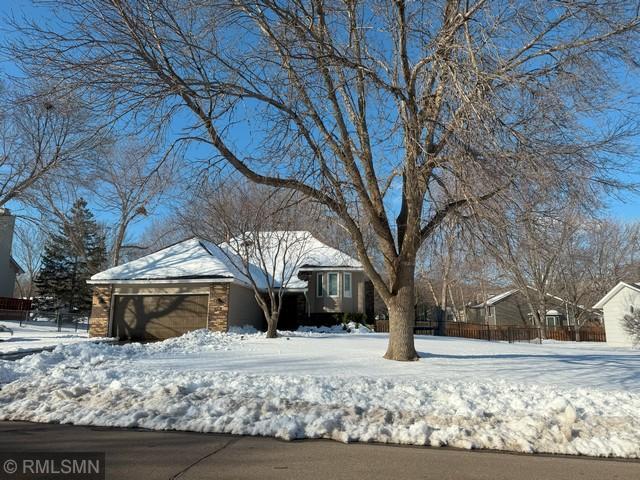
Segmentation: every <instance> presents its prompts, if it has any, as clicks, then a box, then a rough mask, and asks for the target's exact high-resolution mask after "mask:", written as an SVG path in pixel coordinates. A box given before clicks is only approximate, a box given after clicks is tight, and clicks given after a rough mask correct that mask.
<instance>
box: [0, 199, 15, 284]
mask: <svg viewBox="0 0 640 480" xmlns="http://www.w3.org/2000/svg"><path fill="white" fill-rule="evenodd" d="M15 224H16V217H14V216H13V215H11V212H10V211H9V209H7V208H0V297H12V296H13V289H14V287H15V281H16V272H15V268H14V267H13V265H12V264H11V246H12V244H13V230H14V227H15Z"/></svg>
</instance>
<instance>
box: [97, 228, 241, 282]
mask: <svg viewBox="0 0 640 480" xmlns="http://www.w3.org/2000/svg"><path fill="white" fill-rule="evenodd" d="M208 243H209V242H205V241H203V240H201V239H198V238H191V239H189V240H185V241H183V242H180V243H176V244H175V245H171V246H170V247H167V248H163V249H162V250H159V251H157V252H155V253H152V254H150V255H147V256H144V257H142V258H138V259H137V260H133V261H131V262H127V263H124V264H122V265H118V266H117V267H113V268H109V269H108V270H105V271H103V272H100V273H97V274H95V275H94V276H93V277H91V281H90V283H110V282H113V281H116V280H177V279H197V278H228V279H234V278H236V277H237V276H238V275H239V272H238V270H237V269H236V268H234V267H233V265H232V264H231V262H229V261H228V260H227V259H226V258H225V257H224V255H223V254H222V253H218V254H217V255H215V254H212V251H215V249H216V248H217V247H215V245H213V244H208Z"/></svg>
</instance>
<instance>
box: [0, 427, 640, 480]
mask: <svg viewBox="0 0 640 480" xmlns="http://www.w3.org/2000/svg"><path fill="white" fill-rule="evenodd" d="M16 451H17V452H43V451H45V452H47V451H56V452H57V451H60V452H72V451H76V452H77V451H85V452H86V451H94V452H106V464H107V469H106V472H107V478H109V479H136V480H155V479H173V478H175V479H180V480H191V479H205V478H207V479H209V478H211V479H244V478H250V479H254V478H255V479H265V480H268V479H277V480H283V479H289V478H291V479H293V478H295V479H322V480H328V479H351V478H355V479H376V478H380V479H385V480H389V479H393V480H395V479H402V480H404V479H414V478H415V479H437V480H448V479H451V480H465V479H487V480H500V479H518V480H528V479H531V480H533V479H535V480H541V479H554V480H562V479H571V480H575V479H580V480H590V479H594V480H596V479H597V480H605V479H606V480H609V479H640V462H638V461H624V460H606V459H592V458H583V457H565V456H547V455H517V454H504V453H497V452H488V451H465V450H456V449H448V448H418V447H399V446H387V445H371V444H351V445H345V444H341V443H337V442H332V441H325V440H305V441H296V442H284V441H279V440H275V439H272V438H258V437H239V436H233V435H215V434H200V433H189V432H152V431H146V430H125V429H107V428H96V427H77V426H71V425H53V424H34V423H25V422H0V452H16ZM3 474H4V472H1V471H0V479H4V478H11V477H10V476H7V475H4V476H3ZM57 478H61V477H57Z"/></svg>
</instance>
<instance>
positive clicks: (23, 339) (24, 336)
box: [0, 320, 112, 355]
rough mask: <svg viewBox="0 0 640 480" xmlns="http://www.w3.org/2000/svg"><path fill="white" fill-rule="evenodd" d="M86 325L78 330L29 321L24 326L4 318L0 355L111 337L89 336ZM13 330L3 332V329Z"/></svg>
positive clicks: (0, 334)
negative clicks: (59, 329) (59, 328)
mask: <svg viewBox="0 0 640 480" xmlns="http://www.w3.org/2000/svg"><path fill="white" fill-rule="evenodd" d="M84 328H85V327H84V326H83V327H81V328H80V329H78V330H76V329H75V327H62V328H61V331H60V332H59V331H58V326H57V325H56V324H55V323H53V322H45V321H38V322H33V323H32V322H31V321H30V322H29V323H24V324H23V325H22V326H21V325H20V322H19V321H13V320H3V321H2V322H1V323H0V355H2V354H14V353H20V352H30V351H37V350H41V349H43V348H53V347H55V346H57V345H70V344H74V343H80V342H104V341H107V342H109V341H111V340H112V339H109V338H99V339H98V338H89V333H88V332H87V331H86V330H84ZM4 329H6V330H10V331H11V332H2V331H1V330H4Z"/></svg>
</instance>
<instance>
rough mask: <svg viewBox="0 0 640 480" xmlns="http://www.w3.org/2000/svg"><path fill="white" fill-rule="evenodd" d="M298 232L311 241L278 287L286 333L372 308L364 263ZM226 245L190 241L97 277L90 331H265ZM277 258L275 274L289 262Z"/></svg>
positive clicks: (148, 334) (148, 335)
mask: <svg viewBox="0 0 640 480" xmlns="http://www.w3.org/2000/svg"><path fill="white" fill-rule="evenodd" d="M292 233H293V234H294V235H303V236H305V239H306V238H308V241H305V242H300V245H304V246H303V247H301V248H304V250H303V251H302V255H301V256H299V257H298V259H299V260H298V261H297V262H296V263H295V271H294V272H292V273H293V274H292V275H291V276H290V281H289V282H288V283H287V284H286V286H284V287H280V288H284V289H285V292H284V297H283V303H282V309H281V314H280V320H279V325H278V328H279V329H280V330H290V329H295V328H297V327H298V326H300V325H323V324H324V325H327V324H335V323H337V322H338V321H339V319H340V318H341V317H342V316H344V315H345V314H348V313H352V314H362V315H365V314H367V313H369V312H371V311H372V306H373V295H372V290H373V289H372V288H371V287H370V285H368V284H369V283H370V282H369V281H368V279H367V278H366V276H365V274H364V271H363V269H362V265H361V264H360V262H359V261H358V260H356V259H354V258H352V257H350V256H349V255H347V254H345V253H344V252H341V251H339V250H337V249H335V248H333V247H330V246H328V245H326V244H324V243H322V242H320V241H319V240H317V239H316V238H314V237H313V236H311V234H310V233H309V232H292ZM277 247H278V246H277V245H273V248H277ZM222 248H224V244H223V245H221V246H218V245H215V244H212V243H210V242H207V241H206V240H203V239H200V238H192V239H189V240H185V241H183V242H180V243H178V244H175V245H172V246H170V247H167V248H165V249H162V250H160V251H158V252H155V253H153V254H151V255H147V256H145V257H142V258H139V259H137V260H134V261H132V262H128V263H125V264H123V265H119V266H117V267H113V268H110V269H108V270H105V271H103V272H100V273H98V274H96V275H94V276H93V277H91V279H90V280H89V283H90V284H92V285H93V287H94V295H93V304H92V311H91V323H90V325H91V327H90V334H91V335H94V336H114V337H119V338H129V339H141V340H154V339H164V338H168V337H172V336H177V335H181V334H183V333H185V332H188V331H190V330H195V329H199V328H208V329H210V330H214V331H227V330H228V329H229V328H231V327H236V326H237V327H241V326H253V327H255V328H257V329H264V328H266V322H265V320H264V317H263V313H262V310H261V309H260V307H259V306H258V302H257V301H256V299H255V296H254V289H253V288H252V285H251V282H250V281H249V280H248V278H247V277H246V276H245V275H244V274H243V273H242V271H240V269H239V268H238V267H237V265H238V263H235V262H233V261H232V260H233V259H232V258H231V257H230V256H229V252H228V251H227V252H226V253H224V252H223V251H222V250H221V249H222ZM273 258H278V256H277V255H275V256H274V257H273ZM277 262H281V263H282V264H281V265H280V264H276V265H272V266H270V268H269V269H268V270H269V271H270V272H273V271H282V269H286V268H288V267H287V265H291V263H288V262H287V259H284V258H281V259H279V260H277ZM256 268H257V266H256ZM245 271H246V270H245ZM258 277H259V276H258ZM276 278H280V277H276ZM254 281H255V277H254ZM261 288H262V291H263V293H264V294H266V287H261Z"/></svg>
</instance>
